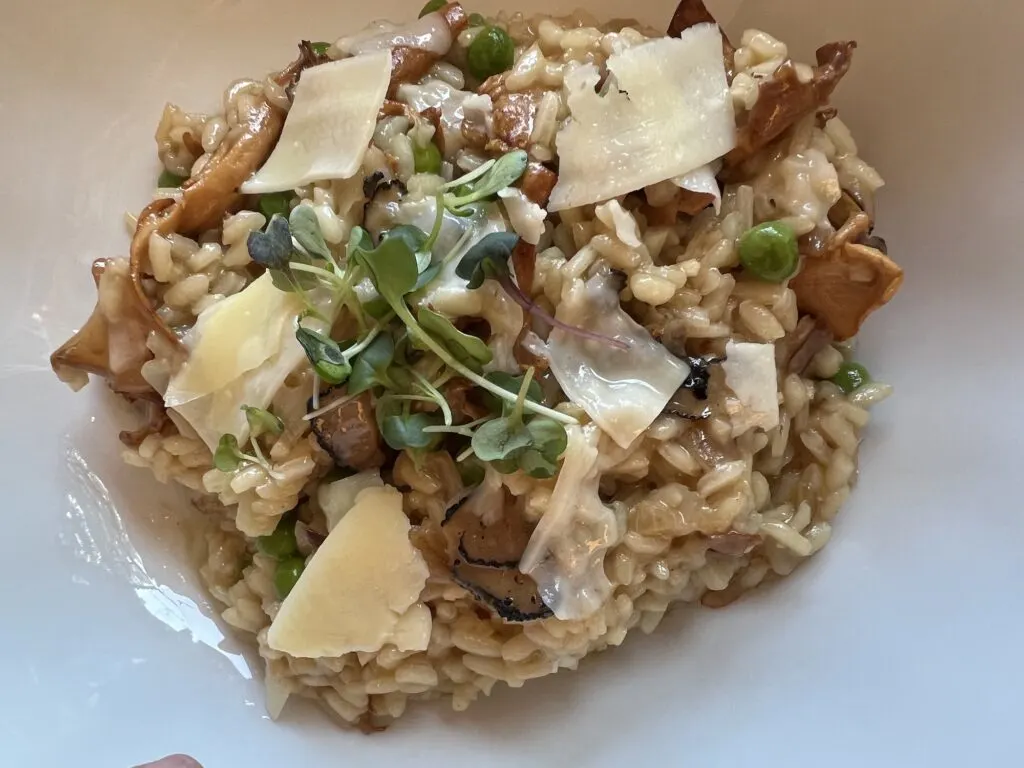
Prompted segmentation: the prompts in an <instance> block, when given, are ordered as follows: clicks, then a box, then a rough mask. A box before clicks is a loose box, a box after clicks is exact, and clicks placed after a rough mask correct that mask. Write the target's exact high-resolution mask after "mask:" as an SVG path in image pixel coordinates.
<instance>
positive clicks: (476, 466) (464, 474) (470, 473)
mask: <svg viewBox="0 0 1024 768" xmlns="http://www.w3.org/2000/svg"><path fill="white" fill-rule="evenodd" d="M458 469H459V477H460V478H462V487H463V488H475V487H476V486H478V485H480V483H482V482H483V481H484V475H485V474H486V471H485V470H484V465H483V464H482V463H481V462H480V460H479V459H476V458H468V459H466V460H465V461H463V462H460V463H459V464H458Z"/></svg>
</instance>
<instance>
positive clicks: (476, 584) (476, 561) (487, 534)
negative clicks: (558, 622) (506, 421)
mask: <svg viewBox="0 0 1024 768" xmlns="http://www.w3.org/2000/svg"><path fill="white" fill-rule="evenodd" d="M495 477H496V476H495ZM442 530H443V532H444V535H445V539H446V541H447V543H448V554H449V557H450V561H451V569H452V578H453V579H454V580H455V582H456V583H457V584H459V585H460V586H462V587H464V588H465V589H467V590H469V592H471V593H472V594H473V596H474V597H476V598H477V599H478V600H480V601H481V602H482V603H484V604H485V605H487V606H488V607H489V608H490V609H491V610H493V611H494V612H495V613H497V614H498V616H500V617H501V618H503V619H505V620H506V621H517V622H518V621H532V620H534V619H542V618H544V617H545V616H550V615H551V609H549V608H548V607H547V606H546V605H545V604H544V602H543V600H541V597H540V593H539V592H538V591H537V583H536V582H535V581H534V580H533V577H532V576H529V575H527V574H524V573H522V572H521V571H520V570H519V561H520V559H521V558H522V556H523V552H525V551H526V545H527V544H528V543H529V541H530V533H531V530H530V526H529V524H528V523H527V521H526V519H525V517H523V514H522V510H521V509H520V508H519V505H518V504H516V503H514V501H512V500H510V499H509V497H508V494H507V492H506V490H505V488H504V486H503V485H502V484H501V483H500V481H499V482H494V479H493V477H489V478H488V479H485V481H484V483H483V484H482V485H481V486H480V487H478V488H477V489H476V490H475V491H474V492H473V493H472V494H471V495H470V496H469V497H468V498H467V499H465V500H464V501H462V502H461V503H459V504H458V505H456V506H455V507H453V508H452V509H451V510H449V512H448V514H446V515H445V519H444V522H443V524H442Z"/></svg>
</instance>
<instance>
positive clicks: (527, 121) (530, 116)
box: [487, 89, 543, 152]
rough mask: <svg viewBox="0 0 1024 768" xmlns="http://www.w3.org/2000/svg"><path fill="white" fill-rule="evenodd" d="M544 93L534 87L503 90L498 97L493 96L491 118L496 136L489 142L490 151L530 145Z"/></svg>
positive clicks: (503, 150) (502, 150)
mask: <svg viewBox="0 0 1024 768" xmlns="http://www.w3.org/2000/svg"><path fill="white" fill-rule="evenodd" d="M542 94H543V92H542V91H541V90H539V89H534V90H530V91H523V92H520V93H508V92H503V93H502V94H501V95H500V96H499V97H498V98H497V99H494V98H492V103H493V110H492V113H491V115H492V117H491V120H492V125H493V126H494V137H495V138H494V139H493V140H492V141H491V142H488V145H487V149H488V150H489V151H499V152H508V151H510V150H512V149H526V148H527V147H528V146H529V144H530V136H532V135H533V128H534V123H535V121H536V118H537V108H538V107H539V106H540V99H541V96H542Z"/></svg>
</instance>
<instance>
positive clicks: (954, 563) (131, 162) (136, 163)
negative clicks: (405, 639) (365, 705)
mask: <svg viewBox="0 0 1024 768" xmlns="http://www.w3.org/2000/svg"><path fill="white" fill-rule="evenodd" d="M348 5H349V4H346V3H343V2H338V1H335V2H320V1H317V2H312V1H309V0H307V2H298V3H292V4H281V3H270V2H264V1H262V0H261V1H259V2H257V1H255V0H177V1H176V2H174V3H161V4H157V3H138V2H130V1H129V0H93V1H92V2H88V3H85V2H82V3H66V4H65V3H57V2H55V1H54V0H4V2H3V3H2V6H3V10H4V13H3V19H2V21H0V71H2V72H4V77H3V80H2V84H0V114H2V118H0V157H2V163H0V169H2V171H3V176H2V177H0V223H2V227H3V241H2V243H3V244H2V246H0V253H2V259H3V262H2V263H3V277H4V280H3V282H2V284H0V285H2V287H0V295H2V302H0V312H2V313H3V322H2V323H0V334H2V338H3V347H2V351H3V356H2V360H0V408H2V415H3V419H2V425H3V428H2V431H0V456H2V458H3V462H2V464H0V488H3V489H4V497H3V499H4V504H3V511H2V513H0V514H2V530H3V536H2V538H0V541H2V546H0V551H2V552H3V556H2V561H0V562H2V563H3V567H2V568H0V764H2V765H5V766H6V765H10V766H16V765H38V766H54V767H55V768H56V767H60V766H76V768H78V767H85V766H88V767H89V768H92V767H93V766H95V767H97V768H99V767H102V768H121V767H122V766H128V765H132V764H134V763H137V762H143V761H144V760H147V759H153V758H155V757H157V756H160V755H162V754H167V753H169V752H177V751H182V752H190V753H192V754H194V755H195V756H196V757H198V758H200V759H201V760H202V761H203V762H204V764H205V765H206V766H207V768H222V767H224V766H228V767H230V766H253V768H256V767H258V766H259V767H262V766H275V767H276V766H284V765H303V766H321V765H364V764H370V763H371V761H373V762H375V763H377V764H386V765H400V764H403V763H404V762H405V761H410V762H411V761H412V760H414V759H415V760H416V764H418V765H424V766H434V765H436V766H446V768H451V767H453V766H458V765H478V766H479V765H494V766H512V765H535V766H540V765H554V764H563V765H569V764H577V765H617V764H623V763H634V764H643V765H648V764H654V763H655V762H661V763H667V764H670V765H688V766H702V767H703V766H747V765H786V766H791V767H792V768H802V767H803V766H807V767H808V768H809V767H811V766H814V767H815V768H820V766H866V765H872V766H946V765H949V766H954V765H1019V764H1020V750H1019V746H1018V744H1017V732H1018V730H1019V729H1018V727H1017V723H1018V718H1019V710H1020V705H1021V703H1022V697H1021V693H1020V692H1021V690H1024V663H1022V662H1021V649H1022V648H1024V566H1022V562H1024V560H1022V557H1021V554H1022V551H1024V519H1022V515H1021V503H1020V495H1019V492H1018V491H1017V488H1018V485H1017V483H1018V482H1019V477H1020V473H1021V459H1022V454H1024V450H1022V448H1021V442H1020V438H1019V434H1020V433H1021V431H1022V429H1024V405H1022V400H1021V397H1020V395H1019V385H1018V382H1019V378H1020V375H1021V371H1022V365H1021V353H1022V352H1024V350H1022V345H1021V343H1020V326H1021V324H1022V320H1024V311H1022V309H1021V306H1022V298H1024V278H1022V270H1021V262H1020V256H1019V245H1018V243H1019V241H1020V234H1019V233H1020V219H1021V216H1020V208H1021V200H1022V197H1024V189H1022V179H1024V150H1022V149H1021V142H1020V136H1019V134H1020V125H1021V123H1022V120H1021V118H1022V114H1021V107H1020V87H1019V66H1018V65H1017V64H1016V63H1015V62H1016V60H1017V56H1016V53H1015V51H1016V50H1017V48H1018V43H1019V37H1020V34H1019V33H1020V31H1021V29H1024V11H1022V10H1021V6H1019V5H1017V4H1013V3H1008V2H1005V0H976V1H975V2H974V3H971V4H968V3H956V2H951V1H948V0H941V1H940V0H936V1H935V2H930V3H925V2H923V0H896V1H895V2H894V0H860V1H859V2H856V3H850V2H846V1H845V0H842V1H841V0H773V2H770V3H769V2H747V3H743V2H742V0H724V1H723V2H719V3H717V4H714V3H713V6H714V7H715V8H717V9H718V10H720V11H721V17H722V18H723V19H724V20H727V21H729V27H730V29H732V30H733V31H736V30H738V29H741V28H742V27H743V26H745V25H746V24H757V25H761V26H763V27H764V28H766V29H768V30H770V31H772V32H773V33H775V34H777V35H779V36H781V37H783V38H784V39H786V40H788V41H789V42H790V43H791V44H792V46H793V48H795V49H796V50H797V51H798V52H800V53H801V54H803V55H804V57H809V55H810V54H811V51H812V50H813V48H814V46H815V44H816V43H820V42H825V41H827V40H832V39H838V38H844V37H853V38H856V39H857V40H859V41H860V42H861V48H860V50H859V51H858V54H857V58H856V62H855V66H854V70H853V72H852V74H851V75H850V77H849V78H848V79H847V80H846V81H845V82H844V83H843V85H842V87H841V88H840V91H839V93H838V96H837V103H838V105H839V106H840V108H841V109H842V113H843V117H844V119H846V121H847V122H848V123H849V124H850V125H851V127H852V128H853V129H854V132H855V135H856V137H857V139H858V141H859V142H860V145H861V148H862V153H863V154H864V155H865V156H866V157H867V158H868V159H869V160H870V161H872V162H873V163H874V164H876V165H877V166H878V167H879V168H880V169H881V171H882V173H883V174H884V175H885V176H886V178H887V179H888V181H889V186H888V187H887V188H886V190H885V192H884V194H883V196H882V212H881V230H882V232H883V233H884V234H885V236H886V237H887V238H888V240H889V243H890V245H891V249H892V251H893V253H894V254H895V255H896V257H897V258H898V259H900V260H901V261H902V262H903V263H904V265H905V266H906V270H907V282H906V286H905V288H904V290H903V292H902V293H901V294H900V295H899V296H898V298H897V300H896V302H895V303H894V304H893V305H892V306H891V307H890V308H888V309H887V310H886V311H884V312H883V313H881V314H880V315H878V316H876V317H875V318H873V319H872V322H871V323H870V324H869V325H868V326H867V331H866V332H865V333H864V334H863V336H862V346H861V352H860V357H861V358H862V359H863V360H864V361H866V362H867V364H868V365H869V366H870V368H871V370H872V371H873V372H875V373H876V374H877V375H878V376H879V377H881V378H884V379H886V380H889V381H891V382H893V383H894V384H895V385H896V387H897V397H896V398H895V399H894V400H892V401H890V402H889V403H887V404H886V405H884V406H883V407H881V408H880V409H879V410H878V411H877V412H876V420H875V422H874V424H873V425H872V426H871V428H870V429H869V432H868V436H867V442H866V444H865V446H864V451H863V454H862V462H861V470H862V475H861V477H862V482H861V485H860V486H859V488H858V489H857V491H856V494H855V496H854V498H853V500H852V502H851V503H850V504H849V506H848V508H847V509H846V510H845V512H844V514H843V515H842V517H841V519H840V522H839V524H838V526H837V528H836V531H835V536H834V539H833V542H832V544H831V545H830V546H829V547H828V548H827V549H826V550H825V551H824V553H823V554H821V555H820V556H818V557H817V558H815V559H814V561H813V562H812V563H811V564H810V565H809V566H807V567H806V568H804V569H803V570H801V571H799V572H798V573H797V574H796V575H794V576H793V577H792V578H790V579H787V580H785V581H784V582H782V583H781V584H779V585H778V586H776V587H774V588H772V589H770V590H767V591H765V592H763V593H761V594H758V595H757V596H755V597H753V598H751V599H748V600H745V601H743V602H741V603H739V604H737V605H735V606H734V607H731V608H729V609H728V610H725V611H721V612H710V611H700V612H696V613H694V612H686V611H677V612H675V613H674V614H673V615H672V616H671V617H670V618H669V619H668V620H666V621H665V623H664V624H663V625H662V627H661V628H660V630H659V631H658V633H657V634H656V635H655V636H652V637H641V636H636V637H631V638H630V639H629V641H628V642H627V643H626V644H625V646H624V647H623V648H621V649H619V650H616V651H614V652H612V653H609V654H606V655H603V656H601V657H599V658H594V659H593V660H588V661H587V662H586V663H585V664H583V666H582V668H581V670H580V671H579V672H577V673H574V674H573V673H560V674H559V675H557V676H556V677H554V678H548V679H544V680H540V681H537V682H534V683H531V684H529V685H527V686H526V688H524V689H522V690H518V691H510V690H508V689H505V688H503V687H499V688H498V689H496V692H495V694H494V695H493V696H492V697H491V698H490V699H486V700H483V701H482V702H481V703H480V704H478V705H476V706H474V707H473V708H471V709H470V711H469V712H467V713H465V714H462V715H455V714H453V713H452V712H451V711H449V710H448V709H447V708H446V707H445V706H443V705H434V706H420V707H415V708H414V711H413V714H412V715H411V716H410V717H408V718H407V719H404V720H403V721H402V722H401V723H400V724H399V725H398V726H396V727H395V728H393V729H392V730H390V731H389V732H387V733H386V734H383V735H378V736H374V737H372V738H366V737H363V736H361V735H359V734H355V733H347V732H340V731H336V730H333V729H332V728H331V727H329V726H328V725H327V723H326V721H325V720H324V719H323V718H322V717H321V716H320V715H319V714H318V713H317V712H315V711H313V710H301V709H290V710H289V712H288V714H287V716H286V717H285V719H284V720H283V721H282V722H280V723H277V724H274V723H272V722H270V721H269V720H268V719H267V718H266V716H265V714H264V710H263V706H262V689H261V685H260V684H259V682H258V680H254V679H253V674H252V673H251V672H250V667H249V664H248V662H247V661H246V659H245V657H244V655H242V650H241V649H240V648H239V646H238V644H237V643H235V642H234V641H232V640H231V639H230V638H225V637H224V634H223V633H222V629H221V628H220V626H219V625H218V624H217V623H216V622H215V621H213V620H211V619H210V618H208V617H209V615H210V609H209V606H208V604H207V602H206V600H205V599H204V598H203V596H202V594H201V593H200V592H199V591H197V590H196V589H195V586H194V584H193V583H192V581H191V579H190V577H188V576H187V575H183V574H187V570H183V569H182V567H181V563H182V562H184V561H185V557H184V552H183V544H182V542H181V536H180V533H179V531H178V525H177V524H176V516H177V515H179V514H180V513H181V510H182V509H183V508H184V507H183V505H182V499H181V497H177V496H175V495H174V494H167V493H163V492H160V493H158V492H155V491H154V488H153V483H152V481H151V480H150V479H149V478H148V477H146V476H145V475H144V473H142V472H140V471H138V470H132V469H128V468H126V467H122V466H121V465H120V463H119V460H118V458H117V438H116V428H115V427H113V426H112V425H111V420H116V419H118V418H119V414H118V411H117V409H116V408H113V407H112V406H111V405H110V403H109V401H108V399H107V398H106V397H105V395H104V391H103V388H102V387H100V386H95V385H94V386H91V387H90V388H89V389H88V390H87V391H86V392H84V393H82V394H80V395H78V396H77V397H76V396H72V394H71V393H70V392H69V391H68V390H67V389H66V388H65V387H64V386H63V385H61V384H60V383H59V382H57V380H56V379H55V378H54V377H53V376H51V375H50V372H49V369H48V367H47V365H46V358H47V355H48V354H49V352H50V351H51V350H52V349H53V348H54V347H55V346H56V345H57V344H58V343H59V342H60V341H61V340H63V339H64V338H65V336H66V335H67V334H68V333H69V332H70V331H71V330H72V329H73V328H75V327H76V326H77V325H78V324H80V323H81V322H83V320H84V319H85V317H86V316H87V313H88V311H89V310H90V308H91V306H92V304H93V298H94V296H93V288H92V283H91V280H90V278H89V274H88V264H89V263H90V262H91V261H92V260H93V259H94V258H97V257H100V256H108V255H112V254H116V253H123V252H124V251H125V249H126V246H127V238H126V236H125V235H124V232H123V228H122V224H121V215H122V213H123V211H124V210H126V209H133V210H135V209H138V208H140V207H141V206H142V205H143V204H144V203H145V201H146V195H147V193H148V191H149V188H150V185H151V183H152V179H153V177H154V176H155V173H156V160H155V156H154V155H155V153H154V146H153V142H152V139H151V136H152V133H153V130H154V128H155V125H156V121H157V118H158V116H159V112H160V108H161V106H162V104H163V102H164V101H165V100H168V99H169V100H172V101H176V102H178V103H180V104H183V105H185V106H187V107H190V108H195V109H205V108H209V107H212V106H214V105H215V104H216V100H217V98H219V95H220V93H221V90H222V88H223V87H224V85H225V84H227V83H228V82H230V81H231V80H232V79H234V78H236V77H241V76H245V75H252V74H260V75H261V74H263V73H264V72H266V71H268V70H270V69H272V68H274V67H275V66H277V65H279V64H280V63H281V62H283V61H286V60H288V59H289V57H290V56H291V53H292V46H293V43H294V42H295V41H296V40H298V39H299V38H300V37H303V36H305V37H312V38H313V39H318V38H328V39H331V38H333V37H334V36H335V35H337V34H340V33H341V32H344V31H346V30H349V29H351V28H353V26H354V25H355V24H357V23H361V22H362V21H365V20H367V19H368V18H369V17H370V16H373V15H395V16H401V15H403V13H405V14H407V13H409V12H413V11H415V10H416V8H414V7H413V6H412V3H411V1H410V2H408V3H398V2H391V1H389V0H378V2H376V3H373V4H368V5H366V6H361V7H359V8H351V7H348ZM403 5H404V6H405V10H404V11H402V10H401V8H402V6H403ZM474 5H475V4H474ZM481 5H483V6H492V7H493V5H494V4H493V3H486V4H484V3H481ZM528 5H529V6H531V7H542V6H543V7H550V5H551V4H550V3H543V2H537V1H536V0H534V2H530V3H528ZM670 5H671V2H670V0H658V1H657V2H651V3H631V4H630V3H627V4H626V5H622V4H621V3H620V4H618V7H617V8H616V4H614V3H613V2H610V1H609V0H602V1H601V2H599V3H592V4H591V7H592V8H593V9H594V10H600V9H611V10H612V15H618V16H631V15H636V14H640V15H641V16H643V17H645V18H646V19H647V20H651V21H659V22H660V23H663V22H664V21H665V20H667V18H668V16H669V15H670V10H671V9H670ZM566 7H568V4H566Z"/></svg>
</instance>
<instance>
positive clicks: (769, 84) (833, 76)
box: [725, 40, 857, 166]
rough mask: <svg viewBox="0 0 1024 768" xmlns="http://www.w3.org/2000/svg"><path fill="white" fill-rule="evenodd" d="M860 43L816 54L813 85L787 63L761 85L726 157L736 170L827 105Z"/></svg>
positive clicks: (830, 46) (839, 45) (824, 48)
mask: <svg viewBox="0 0 1024 768" xmlns="http://www.w3.org/2000/svg"><path fill="white" fill-rule="evenodd" d="M856 47H857V43H855V42H853V41H852V40H851V41H849V42H839V43H829V44H827V45H823V46H822V47H821V48H819V49H818V51H817V54H816V56H817V60H818V66H817V67H815V68H814V76H813V77H812V78H811V80H810V82H807V83H804V82H801V80H800V78H799V76H798V75H797V70H796V65H795V64H793V62H792V61H790V60H786V61H785V62H783V63H782V64H781V65H780V66H779V68H778V69H776V70H775V74H774V75H773V76H772V78H771V79H770V80H766V81H764V82H763V83H761V85H760V88H759V91H758V96H757V103H755V104H754V108H753V109H751V110H750V112H748V113H747V115H746V121H745V122H743V123H742V124H741V125H740V126H739V130H738V132H737V137H736V148H735V149H733V150H732V151H731V152H730V153H729V154H728V155H726V156H725V163H726V165H727V166H735V165H737V164H739V163H741V162H743V161H744V160H746V159H747V158H749V157H750V156H752V155H754V154H755V153H756V152H757V151H758V150H760V149H761V148H762V147H765V146H767V145H768V144H770V143H771V142H772V141H774V140H775V139H777V138H778V137H779V136H781V135H782V134H783V133H784V132H785V131H786V129H788V128H789V127H790V126H792V125H793V124H794V123H796V122H797V121H798V120H799V119H800V118H801V117H803V116H804V115H807V114H810V113H812V112H815V111H817V110H818V108H819V107H821V106H823V105H824V104H826V103H827V102H828V99H829V97H830V96H831V95H832V92H833V91H834V90H835V88H836V86H837V85H838V84H839V81H840V80H842V79H843V76H844V75H846V73H847V72H848V71H849V70H850V63H851V61H852V58H853V51H854V49H855V48H856Z"/></svg>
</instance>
